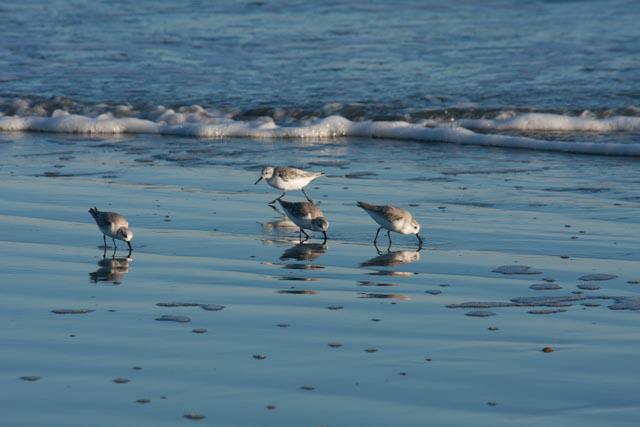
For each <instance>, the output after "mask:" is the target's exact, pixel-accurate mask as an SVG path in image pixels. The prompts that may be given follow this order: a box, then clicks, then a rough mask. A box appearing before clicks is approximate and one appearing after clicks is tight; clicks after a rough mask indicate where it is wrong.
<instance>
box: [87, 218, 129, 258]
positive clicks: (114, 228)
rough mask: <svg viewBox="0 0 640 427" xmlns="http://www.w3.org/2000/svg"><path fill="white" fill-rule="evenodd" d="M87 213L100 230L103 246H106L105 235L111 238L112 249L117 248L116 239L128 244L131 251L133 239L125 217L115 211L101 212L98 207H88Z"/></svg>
mask: <svg viewBox="0 0 640 427" xmlns="http://www.w3.org/2000/svg"><path fill="white" fill-rule="evenodd" d="M89 213H90V214H91V216H92V217H93V219H94V220H95V221H96V224H97V225H98V228H99V229H100V231H101V232H102V241H103V242H104V246H105V248H106V247H107V237H106V236H109V237H111V240H113V247H114V251H115V250H116V249H118V247H117V246H116V240H115V239H118V240H122V241H123V242H126V243H127V245H129V253H131V239H133V231H131V230H129V222H128V221H127V219H126V218H125V217H123V216H122V215H120V214H119V213H115V212H102V211H99V210H98V208H96V207H93V208H91V209H89Z"/></svg>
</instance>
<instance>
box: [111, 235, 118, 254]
mask: <svg viewBox="0 0 640 427" xmlns="http://www.w3.org/2000/svg"><path fill="white" fill-rule="evenodd" d="M111 240H113V252H115V251H116V250H118V246H117V245H116V239H114V238H113V237H112V238H111Z"/></svg>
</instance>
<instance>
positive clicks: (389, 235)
mask: <svg viewBox="0 0 640 427" xmlns="http://www.w3.org/2000/svg"><path fill="white" fill-rule="evenodd" d="M387 237H388V238H389V246H391V230H387Z"/></svg>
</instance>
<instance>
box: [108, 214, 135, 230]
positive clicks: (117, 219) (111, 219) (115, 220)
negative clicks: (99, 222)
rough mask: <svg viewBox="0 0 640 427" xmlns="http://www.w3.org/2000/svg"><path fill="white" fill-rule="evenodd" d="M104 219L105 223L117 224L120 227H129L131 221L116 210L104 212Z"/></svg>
mask: <svg viewBox="0 0 640 427" xmlns="http://www.w3.org/2000/svg"><path fill="white" fill-rule="evenodd" d="M102 219H103V221H104V222H105V223H109V224H114V225H117V226H118V228H120V227H127V228H129V222H128V221H127V219H126V218H125V217H123V216H122V215H120V214H119V213H116V212H103V216H102Z"/></svg>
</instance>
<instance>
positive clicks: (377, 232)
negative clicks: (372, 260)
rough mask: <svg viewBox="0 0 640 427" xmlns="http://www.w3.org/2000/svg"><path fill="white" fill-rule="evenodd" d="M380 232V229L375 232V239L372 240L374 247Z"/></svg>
mask: <svg viewBox="0 0 640 427" xmlns="http://www.w3.org/2000/svg"><path fill="white" fill-rule="evenodd" d="M380 230H382V227H379V228H378V231H376V237H374V238H373V244H374V246H375V244H376V243H378V234H380Z"/></svg>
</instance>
